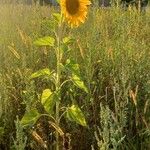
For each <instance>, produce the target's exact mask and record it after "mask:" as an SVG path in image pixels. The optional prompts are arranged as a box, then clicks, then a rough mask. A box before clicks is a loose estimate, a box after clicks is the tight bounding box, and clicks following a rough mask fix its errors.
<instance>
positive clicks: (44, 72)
mask: <svg viewBox="0 0 150 150" xmlns="http://www.w3.org/2000/svg"><path fill="white" fill-rule="evenodd" d="M51 74H52V72H51V71H50V70H49V69H48V68H45V69H41V70H39V71H37V72H35V73H33V74H32V75H31V77H30V78H31V79H34V78H37V77H41V76H50V75H51Z"/></svg>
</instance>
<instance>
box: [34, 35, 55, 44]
mask: <svg viewBox="0 0 150 150" xmlns="http://www.w3.org/2000/svg"><path fill="white" fill-rule="evenodd" d="M54 43H55V39H54V38H53V37H50V36H46V37H43V38H39V39H37V40H36V41H34V44H35V45H37V46H54Z"/></svg>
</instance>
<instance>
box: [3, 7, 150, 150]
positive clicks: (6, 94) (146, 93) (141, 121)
mask: <svg viewBox="0 0 150 150" xmlns="http://www.w3.org/2000/svg"><path fill="white" fill-rule="evenodd" d="M54 11H56V10H55V9H54V8H50V7H46V6H44V7H39V6H23V5H17V6H16V5H0V51H1V53H0V91H1V92H0V108H1V111H0V147H2V149H9V148H12V149H13V147H15V146H16V145H15V146H13V145H14V143H16V142H14V140H15V139H16V141H17V140H19V137H18V135H20V134H19V133H18V132H20V130H19V129H16V127H17V121H16V120H17V117H16V116H18V118H19V119H21V118H22V117H23V115H24V112H25V109H27V108H28V107H33V105H32V104H34V102H35V101H36V98H37V97H36V96H37V94H38V93H40V92H41V91H42V90H43V89H44V88H46V87H48V86H49V85H48V84H47V83H46V82H45V81H41V80H37V81H35V82H31V81H30V80H29V79H28V78H29V76H30V75H31V73H33V72H35V71H37V70H39V69H41V68H45V67H49V68H54V66H55V65H56V63H55V59H56V58H55V55H54V53H53V51H52V50H51V49H50V48H48V47H43V48H37V47H36V46H34V45H33V41H34V40H36V39H37V38H38V37H42V36H44V35H52V34H53V33H52V30H53V24H54V23H55V22H54V21H53V20H52V15H51V14H52V12H54ZM65 34H66V35H67V34H69V35H71V36H72V37H73V38H74V39H75V42H74V44H73V45H70V50H69V51H68V53H66V57H67V58H71V59H73V60H75V61H76V62H77V63H78V64H79V67H80V71H81V73H82V77H83V80H84V81H85V84H86V86H87V87H88V90H89V93H88V94H85V93H83V92H82V91H81V90H79V89H76V88H74V89H73V90H74V91H73V92H72V93H71V92H70V91H69V88H70V85H67V86H65V87H64V89H63V91H62V93H63V98H62V99H63V101H64V102H66V101H70V99H71V98H73V99H76V103H77V104H78V105H79V106H80V107H81V108H82V110H84V114H85V116H86V120H87V123H88V128H83V127H81V126H80V125H76V124H74V123H72V122H69V121H67V120H65V119H64V120H63V123H62V128H63V130H64V131H65V132H66V133H67V132H68V133H69V134H68V135H69V136H68V138H69V139H71V143H70V147H72V149H75V150H76V149H79V150H84V149H85V150H87V149H91V147H92V148H93V149H95V150H96V149H100V150H101V149H149V148H150V144H149V142H150V139H149V138H150V137H149V135H150V120H149V115H150V109H149V108H150V107H149V105H150V102H149V101H150V71H149V70H150V59H149V58H150V11H149V10H148V11H147V12H146V13H144V14H139V12H138V11H136V10H134V9H133V10H127V11H124V10H122V9H121V8H108V9H102V8H91V10H90V12H89V16H88V20H87V21H86V23H85V24H84V25H82V26H80V27H79V28H77V29H73V30H70V29H69V28H68V27H66V33H65ZM64 61H65V60H64ZM62 77H63V78H65V75H63V76H62ZM27 90H28V91H29V94H28V95H26V97H24V91H27ZM33 95H34V96H33ZM15 123H16V124H15ZM18 125H19V123H18ZM19 128H20V129H21V127H20V126H19ZM35 128H36V131H37V130H38V131H37V132H38V133H39V134H40V138H41V139H40V140H37V139H36V138H35V137H33V136H31V135H29V133H26V132H27V131H24V132H25V133H26V136H27V137H28V139H27V141H26V142H25V143H26V147H27V149H29V148H32V149H37V147H38V148H39V149H42V146H41V145H42V144H41V142H39V141H41V140H45V141H47V142H46V143H47V144H48V145H52V143H53V142H54V141H55V138H54V137H53V135H52V134H51V133H52V132H53V131H52V129H49V128H48V127H47V126H46V125H45V123H41V124H40V125H37V126H35ZM21 132H23V131H22V129H21ZM25 133H22V135H21V136H24V134H25ZM53 138H54V139H53ZM20 139H21V140H22V137H20ZM21 142H22V141H21ZM22 143H23V144H24V142H22ZM19 144H20V143H19ZM37 144H38V145H39V146H37ZM20 146H21V145H20ZM22 146H23V145H22ZM36 146H37V147H36ZM40 147H41V148H40ZM49 147H50V149H52V146H49Z"/></svg>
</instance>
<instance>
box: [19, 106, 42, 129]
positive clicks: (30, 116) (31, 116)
mask: <svg viewBox="0 0 150 150" xmlns="http://www.w3.org/2000/svg"><path fill="white" fill-rule="evenodd" d="M39 117H40V114H39V113H38V111H37V110H36V109H31V110H30V111H27V112H26V113H25V115H24V116H23V118H22V119H21V125H22V126H24V127H27V126H32V125H33V124H35V123H36V121H37V120H38V118H39Z"/></svg>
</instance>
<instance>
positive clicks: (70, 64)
mask: <svg viewBox="0 0 150 150" xmlns="http://www.w3.org/2000/svg"><path fill="white" fill-rule="evenodd" d="M65 68H66V69H68V70H70V71H71V73H74V74H77V75H80V68H79V64H77V63H75V61H74V60H70V59H67V61H66V65H65Z"/></svg>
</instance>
